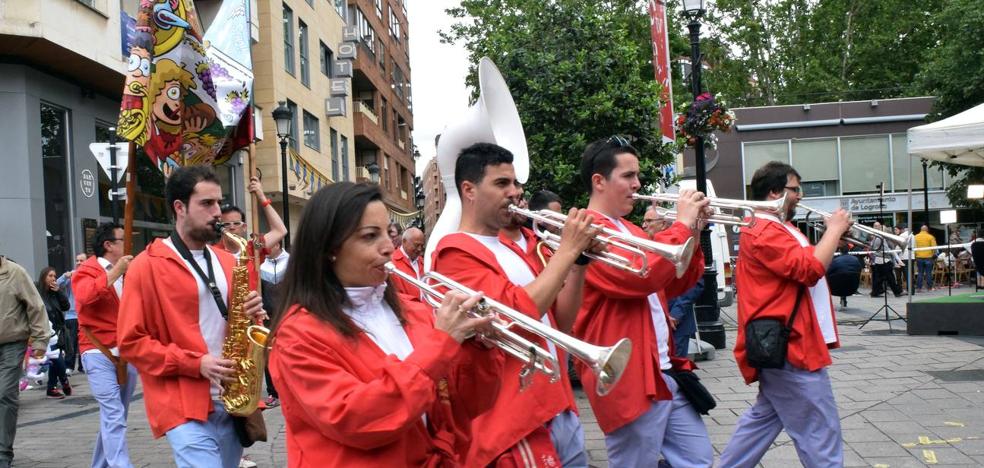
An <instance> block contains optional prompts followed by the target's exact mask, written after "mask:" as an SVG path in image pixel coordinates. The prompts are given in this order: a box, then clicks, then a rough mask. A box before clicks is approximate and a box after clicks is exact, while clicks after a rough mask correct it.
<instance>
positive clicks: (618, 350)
mask: <svg viewBox="0 0 984 468" xmlns="http://www.w3.org/2000/svg"><path fill="white" fill-rule="evenodd" d="M385 268H386V271H387V272H388V273H389V274H391V275H397V276H399V277H400V278H402V279H404V280H406V281H407V282H409V283H411V284H413V285H414V286H416V287H418V288H419V289H420V291H421V297H423V299H424V300H425V301H427V303H428V304H430V305H431V306H432V307H434V308H435V309H436V308H439V307H440V306H441V301H442V300H444V294H443V293H441V292H440V291H438V290H437V288H438V287H443V288H447V289H448V290H453V291H459V292H462V293H464V294H467V295H469V296H473V295H475V294H476V292H475V291H474V290H472V289H469V288H467V287H465V286H463V285H461V284H459V283H457V282H456V281H454V280H452V279H450V278H448V277H446V276H444V275H442V274H440V273H437V272H435V271H431V272H430V273H427V274H425V275H424V276H423V277H422V278H421V279H417V278H416V277H414V276H413V275H409V274H407V273H404V272H403V271H400V270H399V269H398V268H396V266H395V265H393V264H392V263H386V266H385ZM469 313H471V314H473V315H474V316H485V315H489V314H492V315H494V317H495V318H494V319H493V320H492V322H491V323H492V328H493V329H494V330H495V332H494V333H492V334H488V335H486V334H479V335H478V336H477V337H478V339H480V340H482V341H484V342H486V343H489V344H491V345H494V346H497V347H498V348H500V349H502V350H503V351H504V352H505V353H506V354H508V355H510V356H512V357H513V358H516V359H519V360H520V361H522V362H524V363H525V365H524V366H523V368H522V370H521V371H520V373H519V382H520V388H526V387H528V386H529V384H530V382H531V381H532V377H533V372H540V373H542V374H544V375H545V376H547V377H548V378H549V379H550V382H556V381H557V380H559V379H560V366H559V365H558V363H557V358H555V357H554V356H553V355H552V354H551V353H550V351H548V350H546V349H543V347H542V346H539V345H537V344H536V343H534V342H532V341H530V340H528V339H526V338H524V337H523V336H521V335H519V334H518V333H516V332H515V331H513V330H511V328H513V327H517V328H519V329H521V330H525V331H527V332H529V333H532V334H534V335H537V336H539V337H541V338H543V339H545V340H547V341H549V342H551V343H553V344H554V345H555V346H557V347H558V348H560V349H563V350H564V351H566V352H567V353H569V354H570V355H571V356H573V357H574V358H576V359H578V360H580V361H581V362H583V363H585V364H587V365H588V367H590V368H591V369H592V371H593V372H594V373H595V375H596V376H597V377H598V384H597V385H596V386H595V391H596V392H597V393H598V395H606V394H607V393H608V392H609V391H611V389H612V388H613V387H614V386H615V384H616V383H618V381H619V379H620V378H622V373H623V372H624V371H625V366H626V365H627V364H628V363H629V356H631V355H632V341H631V340H629V339H628V338H622V339H621V340H619V341H618V342H617V343H615V344H614V345H612V346H607V347H604V346H596V345H593V344H591V343H586V342H584V341H581V340H578V339H577V338H574V337H572V336H570V335H567V334H566V333H561V332H559V331H557V330H555V329H554V328H552V327H550V326H547V325H544V324H543V322H540V321H539V320H536V319H534V318H532V317H530V316H528V315H526V314H523V313H522V312H519V311H517V310H514V309H512V308H509V307H506V306H505V305H503V304H501V303H499V302H496V301H494V300H492V299H489V298H488V297H485V298H482V300H481V301H480V302H479V303H478V305H476V306H475V307H474V308H473V309H472V310H471V311H469Z"/></svg>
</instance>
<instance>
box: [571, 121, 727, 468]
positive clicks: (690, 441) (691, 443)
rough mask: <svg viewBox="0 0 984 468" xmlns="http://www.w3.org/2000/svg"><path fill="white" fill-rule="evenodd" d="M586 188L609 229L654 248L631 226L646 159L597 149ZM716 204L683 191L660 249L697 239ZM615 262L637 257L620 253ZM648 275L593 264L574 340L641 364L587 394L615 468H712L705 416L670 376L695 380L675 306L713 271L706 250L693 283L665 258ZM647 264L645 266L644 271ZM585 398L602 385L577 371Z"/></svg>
mask: <svg viewBox="0 0 984 468" xmlns="http://www.w3.org/2000/svg"><path fill="white" fill-rule="evenodd" d="M581 179H582V181H583V182H584V184H585V187H586V188H587V190H588V192H589V194H590V199H589V202H588V210H589V212H591V213H592V214H594V216H595V218H596V219H597V220H598V221H599V222H600V224H602V225H603V226H605V227H607V228H608V229H612V230H615V231H620V232H622V233H624V234H626V235H629V236H635V237H638V238H642V239H647V240H648V239H649V236H648V235H647V234H646V232H645V231H643V230H642V229H641V228H639V227H638V226H636V225H634V224H632V223H631V222H629V221H628V220H626V219H625V218H623V216H627V215H628V214H629V213H630V212H631V211H632V208H633V204H634V201H633V198H632V194H634V193H635V192H636V190H638V189H639V186H640V183H639V158H638V152H637V151H636V149H635V148H633V147H632V146H631V145H630V144H629V142H628V141H626V140H625V139H624V138H622V137H618V136H615V137H611V138H608V139H605V140H598V141H596V142H594V143H592V144H590V145H589V146H588V148H587V149H586V150H585V151H584V154H583V155H582V156H581ZM707 206H708V200H707V199H706V198H705V197H704V195H703V194H702V193H700V192H694V191H687V190H684V191H682V192H681V193H680V202H679V203H678V205H677V212H678V216H677V221H676V222H674V223H673V224H672V225H671V226H670V227H669V228H668V229H666V230H664V231H662V232H660V233H658V234H656V235H655V236H654V238H653V240H655V241H657V242H661V243H664V244H673V245H678V244H682V243H684V242H686V241H687V240H688V239H690V238H691V237H692V236H693V233H694V232H695V229H696V228H698V227H700V226H699V225H698V223H699V218H700V214H701V213H702V212H703V211H704V210H705V209H706V207H707ZM609 251H610V252H612V253H616V254H619V255H623V256H626V257H630V255H629V254H628V253H626V252H624V251H623V250H621V249H617V248H615V249H610V250H609ZM642 261H645V262H646V263H647V264H648V273H647V274H646V275H645V276H643V277H640V276H638V275H637V274H635V273H631V272H629V271H626V270H623V269H618V268H615V267H612V266H609V265H606V264H604V263H601V262H592V264H591V265H590V266H588V272H587V276H586V279H585V284H584V299H583V301H582V304H581V309H580V311H579V312H578V315H577V320H576V321H575V322H574V335H575V336H577V337H578V338H580V339H582V340H585V341H587V342H589V343H594V344H597V345H599V346H611V345H613V344H615V343H616V342H617V341H618V340H620V339H622V338H626V337H627V338H629V339H631V340H632V356H631V357H630V358H629V363H628V366H627V367H626V369H625V372H624V374H623V375H622V379H621V381H620V382H619V383H618V385H616V386H615V388H614V389H612V391H611V392H610V393H609V394H608V395H606V396H603V397H602V396H598V395H596V394H594V393H593V392H587V395H588V400H589V401H590V402H591V407H592V408H593V409H594V412H595V416H597V418H598V425H599V426H601V430H602V431H604V433H605V445H606V446H607V448H608V460H609V463H610V464H611V465H612V466H633V467H638V466H656V463H657V461H658V460H659V457H660V455H661V454H662V456H663V457H664V458H665V459H666V461H667V462H669V464H670V465H672V466H687V467H706V466H710V465H711V463H713V461H714V451H713V449H712V447H711V442H710V439H709V438H708V436H707V429H706V428H705V427H704V422H703V421H702V420H701V418H700V416H699V415H698V414H697V412H696V411H695V410H694V408H693V407H692V406H691V405H690V403H689V402H688V401H687V400H686V398H685V397H684V396H683V395H682V394H681V393H680V391H679V389H678V388H677V385H676V382H675V381H674V380H673V378H672V377H670V376H669V375H666V372H670V371H673V370H683V371H686V370H692V369H693V363H692V362H690V361H689V360H687V359H685V358H678V357H676V356H674V354H673V340H672V338H671V337H670V331H669V330H670V326H669V323H668V315H667V311H668V310H669V309H668V307H667V304H666V301H667V298H669V297H675V296H678V295H680V294H682V293H683V292H684V291H686V290H687V289H689V288H690V287H691V286H693V285H694V283H695V282H696V281H697V279H698V278H700V275H701V274H702V273H703V271H704V256H703V255H702V254H701V253H700V250H699V249H698V250H697V251H696V252H695V253H694V255H693V257H692V259H691V261H690V263H689V265H688V266H687V270H686V272H685V273H684V275H683V277H681V278H679V279H677V278H676V267H675V266H674V265H673V264H672V263H670V262H669V261H667V260H665V259H663V258H662V257H660V256H658V255H656V254H647V256H646V258H645V259H643V260H642ZM640 263H641V261H640V262H637V263H636V266H640ZM575 365H576V366H577V369H578V371H579V372H578V374H579V375H580V376H581V381H582V383H583V385H584V388H593V387H594V385H595V376H594V375H593V374H592V373H591V372H590V371H588V370H587V368H586V367H585V366H584V365H583V364H581V363H579V362H575Z"/></svg>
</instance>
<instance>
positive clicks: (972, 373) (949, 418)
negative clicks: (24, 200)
mask: <svg viewBox="0 0 984 468" xmlns="http://www.w3.org/2000/svg"><path fill="white" fill-rule="evenodd" d="M967 291H968V288H967V287H964V288H958V289H955V290H954V293H955V294H957V293H965V292H967ZM946 293H947V292H946V290H945V289H944V290H942V291H936V292H933V293H929V294H923V295H920V296H917V298H918V297H925V296H938V295H941V294H942V295H945V294H946ZM905 302H906V300H905V297H902V298H890V299H889V304H890V305H891V306H892V307H893V308H894V309H895V310H897V311H898V312H899V313H900V314H902V315H905ZM848 303H849V308H847V309H844V310H840V311H839V312H838V321H839V325H840V326H839V328H840V333H841V341H842V344H843V347H842V348H841V349H840V350H837V351H834V352H833V356H834V365H833V366H832V367H831V368H830V377H831V379H832V381H833V387H834V393H835V396H836V398H837V403H838V407H839V409H840V417H841V425H842V427H843V435H844V441H845V447H844V448H845V452H846V453H845V466H852V467H853V466H876V467H893V468H894V467H909V466H927V465H933V466H984V405H982V403H984V393H982V392H981V390H982V388H984V385H982V383H981V382H982V381H984V337H981V338H978V337H960V336H941V337H934V336H907V335H905V334H904V329H905V324H904V323H903V322H901V321H895V322H893V323H892V328H893V331H892V332H890V331H889V327H888V324H887V323H885V322H872V323H870V324H868V325H867V326H865V327H864V328H863V329H860V330H859V329H858V324H859V322H861V321H863V320H864V319H866V318H868V317H869V316H870V315H871V314H872V313H874V312H875V311H876V310H878V309H879V307H881V305H882V300H881V299H873V298H870V297H867V296H854V297H851V298H849V299H848ZM722 312H723V315H722V318H723V319H724V321H725V322H726V324H728V319H729V318H733V317H734V316H735V307H734V306H731V307H728V308H726V309H724V310H723V311H722ZM730 328H731V330H729V333H728V349H724V350H717V352H716V353H715V354H716V355H715V356H714V359H713V360H709V361H702V362H699V363H698V365H699V366H700V370H699V371H698V372H699V375H700V377H701V379H703V381H704V383H705V384H706V385H707V387H708V389H709V390H710V391H711V392H712V393H713V394H714V395H715V396H716V397H717V398H718V400H719V401H718V407H717V408H716V409H715V410H713V411H712V412H711V415H710V416H706V417H705V418H704V421H705V423H706V424H707V429H708V433H709V434H710V437H711V441H712V442H713V444H714V449H715V451H716V452H718V453H719V452H720V451H721V450H722V449H723V448H724V446H725V444H726V443H727V441H728V438H729V437H730V436H731V432H732V431H733V430H734V425H735V423H736V421H737V419H738V416H739V415H740V414H741V412H742V411H744V409H745V408H747V407H748V406H749V405H750V404H751V402H752V401H753V400H754V398H755V395H756V392H757V388H756V386H754V385H753V386H746V385H745V384H744V383H743V382H742V380H741V378H740V377H739V375H738V371H737V367H736V366H735V363H734V358H733V356H732V354H731V351H730V348H731V347H732V346H733V344H734V343H733V340H734V332H733V322H732V324H731V325H730ZM71 380H72V383H73V386H74V388H75V392H76V393H75V396H72V397H69V398H67V399H65V400H46V399H45V398H44V392H43V391H41V390H28V391H26V392H24V393H22V394H21V411H20V417H19V424H18V430H17V439H16V445H15V449H14V451H15V455H16V459H15V461H14V466H15V467H19V468H20V467H23V468H32V467H37V468H48V467H85V466H89V461H90V457H91V454H92V443H93V438H94V437H95V433H96V430H97V428H98V418H99V414H98V409H97V407H96V404H95V402H94V400H93V399H92V397H91V396H90V393H89V388H88V384H87V382H86V379H85V376H84V375H81V374H78V375H75V376H72V378H71ZM142 396H143V393H142V389H141V388H140V387H138V388H137V393H136V401H134V402H133V405H132V406H131V408H130V419H129V431H128V439H129V443H130V454H131V457H132V459H133V462H134V465H135V466H140V467H166V466H174V464H173V462H172V461H171V460H172V456H171V451H170V447H169V446H168V444H167V442H166V440H165V439H156V440H155V439H153V438H152V437H151V435H150V429H149V426H148V425H147V418H146V415H145V412H144V401H143V399H142ZM578 402H579V406H580V407H581V410H582V412H581V415H582V421H583V423H584V426H585V437H586V444H587V449H588V452H589V455H590V460H591V464H592V465H593V466H596V467H606V466H608V463H607V461H606V460H607V455H606V452H605V444H604V435H603V434H602V433H601V431H600V430H599V429H598V426H597V424H596V423H595V418H594V415H593V414H592V412H591V409H590V407H589V406H588V403H587V399H586V398H585V397H584V395H583V393H582V392H580V391H579V392H578ZM265 415H266V421H267V427H268V430H269V432H270V438H271V440H270V442H268V443H260V444H257V445H255V446H254V447H252V448H249V449H247V450H246V453H247V454H248V455H249V457H250V458H251V459H252V460H253V461H255V462H256V463H257V464H258V465H259V466H260V467H280V466H286V448H285V446H284V440H285V435H286V433H285V426H284V422H283V417H282V415H281V413H280V409H279V408H276V409H273V410H269V411H267V412H266V413H265ZM798 465H799V463H798V459H797V457H796V451H795V448H794V447H793V444H792V442H791V441H790V439H789V438H788V437H787V436H786V435H785V433H783V434H781V435H780V436H779V438H778V439H777V440H776V443H775V445H774V446H773V447H772V449H770V450H769V452H768V454H767V455H766V457H765V458H764V459H763V460H762V466H764V467H766V468H770V467H783V468H786V467H789V466H798Z"/></svg>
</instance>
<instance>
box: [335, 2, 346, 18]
mask: <svg viewBox="0 0 984 468" xmlns="http://www.w3.org/2000/svg"><path fill="white" fill-rule="evenodd" d="M346 10H348V5H347V2H346V0H335V11H337V12H338V14H339V16H341V17H342V18H348V15H346V14H345V13H346Z"/></svg>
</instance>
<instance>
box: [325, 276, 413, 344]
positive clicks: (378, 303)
mask: <svg viewBox="0 0 984 468" xmlns="http://www.w3.org/2000/svg"><path fill="white" fill-rule="evenodd" d="M385 291H386V283H383V284H381V285H379V286H375V287H369V286H367V287H361V288H345V293H346V294H348V297H349V300H351V301H352V306H351V307H349V306H344V307H342V312H344V313H345V315H348V316H349V317H351V318H352V321H354V322H355V324H356V325H358V326H359V328H361V329H362V330H363V331H365V332H366V335H367V336H369V338H370V339H372V341H373V343H376V346H379V349H381V350H383V352H384V353H386V354H392V355H394V356H396V357H397V358H399V359H400V360H401V361H402V360H404V359H406V358H407V356H409V355H410V353H412V352H413V345H412V344H411V343H410V337H408V336H407V332H406V330H404V329H403V325H400V320H399V319H398V318H396V314H395V313H393V309H391V308H390V306H389V304H387V303H386V301H384V300H383V293H384V292H385Z"/></svg>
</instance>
